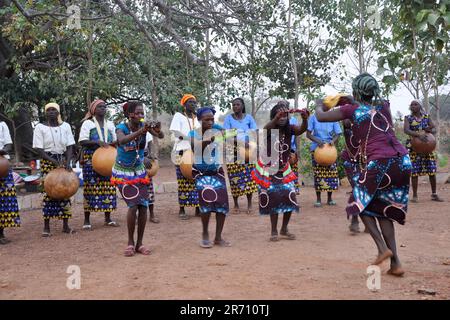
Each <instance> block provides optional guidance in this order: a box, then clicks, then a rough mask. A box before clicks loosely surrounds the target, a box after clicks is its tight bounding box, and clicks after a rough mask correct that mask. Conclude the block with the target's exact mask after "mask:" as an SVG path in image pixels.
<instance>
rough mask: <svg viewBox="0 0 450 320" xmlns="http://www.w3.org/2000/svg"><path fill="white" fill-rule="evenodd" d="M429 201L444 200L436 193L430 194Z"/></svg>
mask: <svg viewBox="0 0 450 320" xmlns="http://www.w3.org/2000/svg"><path fill="white" fill-rule="evenodd" d="M431 201H436V202H444V200H442V199H441V198H439V196H438V195H437V194H432V195H431Z"/></svg>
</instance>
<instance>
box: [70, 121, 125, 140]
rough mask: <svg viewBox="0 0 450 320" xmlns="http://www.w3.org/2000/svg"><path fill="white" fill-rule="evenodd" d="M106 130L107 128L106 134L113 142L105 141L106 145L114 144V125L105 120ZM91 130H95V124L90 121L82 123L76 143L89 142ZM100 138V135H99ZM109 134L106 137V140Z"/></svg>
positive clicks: (115, 136) (115, 138)
mask: <svg viewBox="0 0 450 320" xmlns="http://www.w3.org/2000/svg"><path fill="white" fill-rule="evenodd" d="M105 126H106V128H108V132H109V133H110V134H111V136H112V138H113V141H109V140H108V141H105V142H107V143H110V142H114V141H116V140H117V135H116V127H115V126H114V123H112V122H111V121H108V120H106V124H105ZM92 129H97V128H96V127H95V123H94V121H93V120H92V119H88V120H85V121H84V122H83V124H82V125H81V129H80V137H79V138H78V142H80V141H89V140H91V130H92ZM99 136H100V135H99ZM108 136H109V134H107V135H106V137H105V138H106V139H108Z"/></svg>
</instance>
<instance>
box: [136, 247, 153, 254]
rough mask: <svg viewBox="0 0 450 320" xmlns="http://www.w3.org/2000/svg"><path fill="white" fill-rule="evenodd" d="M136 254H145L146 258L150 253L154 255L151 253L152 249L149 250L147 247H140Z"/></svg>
mask: <svg viewBox="0 0 450 320" xmlns="http://www.w3.org/2000/svg"><path fill="white" fill-rule="evenodd" d="M136 252H137V253H140V254H143V255H144V256H148V255H149V254H150V253H152V252H151V251H150V249H148V248H146V247H144V246H140V247H139V248H138V249H137V250H136Z"/></svg>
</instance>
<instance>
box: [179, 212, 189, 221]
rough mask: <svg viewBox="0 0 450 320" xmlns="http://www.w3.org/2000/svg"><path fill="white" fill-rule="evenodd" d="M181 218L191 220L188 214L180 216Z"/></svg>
mask: <svg viewBox="0 0 450 320" xmlns="http://www.w3.org/2000/svg"><path fill="white" fill-rule="evenodd" d="M179 217H180V220H189V216H188V215H187V214H186V213H185V214H180V215H179Z"/></svg>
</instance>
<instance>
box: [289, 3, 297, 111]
mask: <svg viewBox="0 0 450 320" xmlns="http://www.w3.org/2000/svg"><path fill="white" fill-rule="evenodd" d="M291 17H292V0H289V11H288V26H287V33H288V42H289V52H290V54H291V64H292V72H293V73H294V88H295V92H294V101H295V102H294V107H295V109H298V89H299V88H298V73H297V63H296V61H295V52H294V44H293V43H292V30H291Z"/></svg>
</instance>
